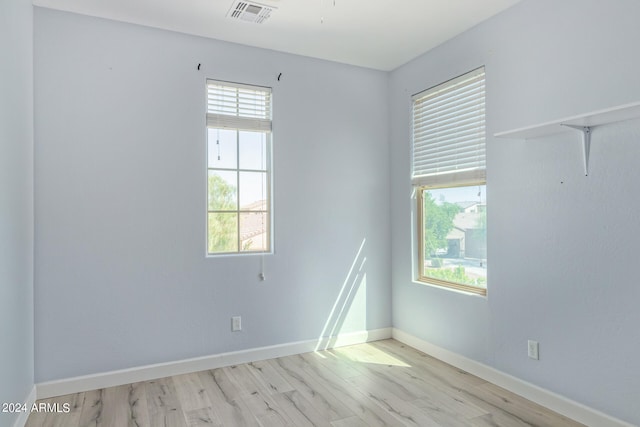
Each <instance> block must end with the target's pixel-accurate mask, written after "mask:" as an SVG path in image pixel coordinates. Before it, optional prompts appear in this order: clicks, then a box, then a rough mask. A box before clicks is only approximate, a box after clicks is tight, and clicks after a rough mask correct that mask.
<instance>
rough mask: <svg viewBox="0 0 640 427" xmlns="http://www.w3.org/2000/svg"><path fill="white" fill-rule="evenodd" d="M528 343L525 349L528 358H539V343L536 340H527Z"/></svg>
mask: <svg viewBox="0 0 640 427" xmlns="http://www.w3.org/2000/svg"><path fill="white" fill-rule="evenodd" d="M527 344H528V349H527V354H528V355H529V358H530V359H535V360H539V359H540V352H539V351H540V348H539V344H538V341H531V340H529V341H527Z"/></svg>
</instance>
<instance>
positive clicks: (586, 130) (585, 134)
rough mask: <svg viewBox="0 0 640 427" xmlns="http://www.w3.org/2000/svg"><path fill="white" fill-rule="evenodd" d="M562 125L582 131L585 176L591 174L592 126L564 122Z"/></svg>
mask: <svg viewBox="0 0 640 427" xmlns="http://www.w3.org/2000/svg"><path fill="white" fill-rule="evenodd" d="M562 126H566V127H570V128H572V129H575V130H577V131H578V132H581V133H582V154H583V156H584V157H583V159H584V176H588V175H589V151H590V150H591V129H592V127H591V126H576V125H567V124H564V123H562Z"/></svg>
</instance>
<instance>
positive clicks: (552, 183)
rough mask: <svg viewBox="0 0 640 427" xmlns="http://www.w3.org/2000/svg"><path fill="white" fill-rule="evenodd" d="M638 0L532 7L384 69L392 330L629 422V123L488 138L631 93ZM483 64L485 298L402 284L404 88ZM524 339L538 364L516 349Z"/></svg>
mask: <svg viewBox="0 0 640 427" xmlns="http://www.w3.org/2000/svg"><path fill="white" fill-rule="evenodd" d="M638 16H640V3H639V2H637V1H635V0H612V1H607V2H604V1H601V0H563V1H556V0H535V1H533V0H531V1H524V2H522V3H520V4H519V5H517V6H515V7H514V8H512V9H509V10H507V11H506V12H504V13H502V14H500V15H498V16H496V17H495V18H493V19H491V20H489V21H487V22H485V23H483V24H481V25H479V26H477V27H475V28H474V29H472V30H470V31H468V32H466V33H464V34H462V35H461V36H459V37H457V38H455V39H453V40H451V41H449V42H447V43H445V44H443V45H441V46H440V47H438V48H436V49H434V50H432V51H430V52H428V53H426V54H425V55H423V56H421V57H419V58H417V59H416V60H414V61H412V62H410V63H408V64H406V65H405V66H403V67H400V68H399V69H397V70H395V71H394V72H392V73H391V76H390V86H389V91H390V117H391V121H390V135H391V176H392V196H391V206H392V207H393V208H392V222H391V224H392V236H393V238H392V282H393V298H392V301H393V309H392V312H393V325H394V327H396V328H399V329H401V330H404V331H406V332H408V333H411V334H413V335H415V336H417V337H419V338H421V339H424V340H426V341H430V342H432V343H434V344H437V345H439V346H442V347H444V348H447V349H449V350H452V351H455V352H457V353H460V354H462V355H465V356H467V357H470V358H472V359H475V360H477V361H480V362H482V363H485V364H488V365H490V366H493V367H495V368H497V369H499V370H501V371H504V372H507V373H509V374H512V375H514V376H516V377H518V378H522V379H524V380H526V381H529V382H532V383H534V384H537V385H539V386H542V387H544V388H547V389H549V390H552V391H555V392H557V393H560V394H562V395H564V396H567V397H569V398H572V399H574V400H577V401H579V402H582V403H584V404H586V405H588V406H591V407H593V408H596V409H599V410H602V411H604V412H606V413H609V414H613V415H615V416H618V417H620V418H622V419H624V420H627V421H630V422H632V423H634V424H640V406H638V402H640V367H639V366H638V357H637V355H638V353H639V352H640V332H639V331H640V329H638V324H640V310H638V300H639V299H640V286H638V269H637V266H636V264H637V260H636V259H637V254H636V252H637V250H638V247H637V241H638V235H640V222H638V220H637V216H638V214H637V212H638V211H639V210H640V199H639V198H638V197H637V192H638V191H637V184H638V183H639V182H640V169H639V168H638V157H639V156H640V141H638V139H639V137H640V130H639V129H640V120H634V121H630V122H625V123H620V124H617V125H612V126H608V127H606V128H599V129H596V130H595V131H594V134H593V146H592V159H591V174H590V176H588V177H585V176H584V174H583V172H582V158H581V146H580V142H579V141H580V137H579V135H578V134H577V133H576V134H567V135H566V136H557V137H550V138H543V139H538V140H535V141H529V142H525V141H520V140H502V139H496V138H494V137H492V136H491V135H493V134H494V133H495V132H499V131H504V130H509V129H514V128H518V127H523V126H528V125H534V124H536V123H541V122H545V121H550V120H554V119H560V118H563V117H567V116H571V115H576V114H580V113H585V112H589V111H593V110H598V109H602V108H607V107H613V106H616V105H619V104H624V103H629V102H634V101H638V100H640V81H639V80H638V75H640V59H639V58H638V41H639V40H640V26H638V24H637V18H638ZM483 64H484V65H485V66H486V73H487V125H488V135H489V137H488V140H487V162H488V171H487V174H488V178H487V182H488V187H487V197H488V233H489V234H488V252H489V253H488V257H489V278H488V280H489V295H488V297H487V298H483V297H476V296H469V295H465V294H461V293H456V292H451V291H447V290H442V289H436V288H433V287H430V286H426V285H422V284H417V283H415V282H413V281H412V260H414V259H415V253H414V252H413V249H414V248H413V245H412V236H413V234H412V233H413V230H414V224H413V223H412V209H413V206H414V204H415V201H414V200H412V199H411V197H410V193H411V185H410V180H409V175H410V163H409V159H410V134H409V123H410V110H411V101H410V96H411V94H413V93H416V92H419V91H420V90H423V89H425V88H428V87H431V86H433V85H435V84H437V83H440V82H442V81H445V80H447V79H449V78H451V77H454V76H456V75H459V74H462V73H464V72H466V71H469V70H471V69H474V68H476V67H478V66H480V65H483ZM527 339H534V340H537V341H539V342H540V360H539V361H534V360H530V359H528V358H527V353H526V348H527V346H526V342H527Z"/></svg>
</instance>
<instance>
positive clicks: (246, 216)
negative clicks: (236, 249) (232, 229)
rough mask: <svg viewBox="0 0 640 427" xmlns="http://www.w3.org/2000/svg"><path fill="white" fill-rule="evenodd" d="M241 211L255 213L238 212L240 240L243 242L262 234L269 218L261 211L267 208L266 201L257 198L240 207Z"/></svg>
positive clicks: (265, 229)
mask: <svg viewBox="0 0 640 427" xmlns="http://www.w3.org/2000/svg"><path fill="white" fill-rule="evenodd" d="M240 210H242V211H256V212H255V213H253V212H252V213H246V212H241V213H240V240H241V241H242V242H245V241H246V240H249V239H251V238H253V237H256V236H258V235H261V234H264V233H266V231H267V228H268V224H266V221H269V218H268V216H267V215H266V214H263V212H261V211H266V210H267V201H266V200H258V201H257V202H254V203H250V204H248V205H244V206H241V207H240Z"/></svg>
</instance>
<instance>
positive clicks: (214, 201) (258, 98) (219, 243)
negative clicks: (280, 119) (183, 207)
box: [206, 80, 272, 255]
mask: <svg viewBox="0 0 640 427" xmlns="http://www.w3.org/2000/svg"><path fill="white" fill-rule="evenodd" d="M206 117H207V175H208V181H207V253H208V254H209V255H217V254H233V253H250V252H254V253H255V252H269V251H270V250H271V246H272V243H271V242H272V238H271V221H272V219H271V217H272V215H271V146H272V138H271V89H270V88H264V87H259V86H250V85H245V84H237V83H228V82H220V81H213V80H208V81H207V115H206Z"/></svg>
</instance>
